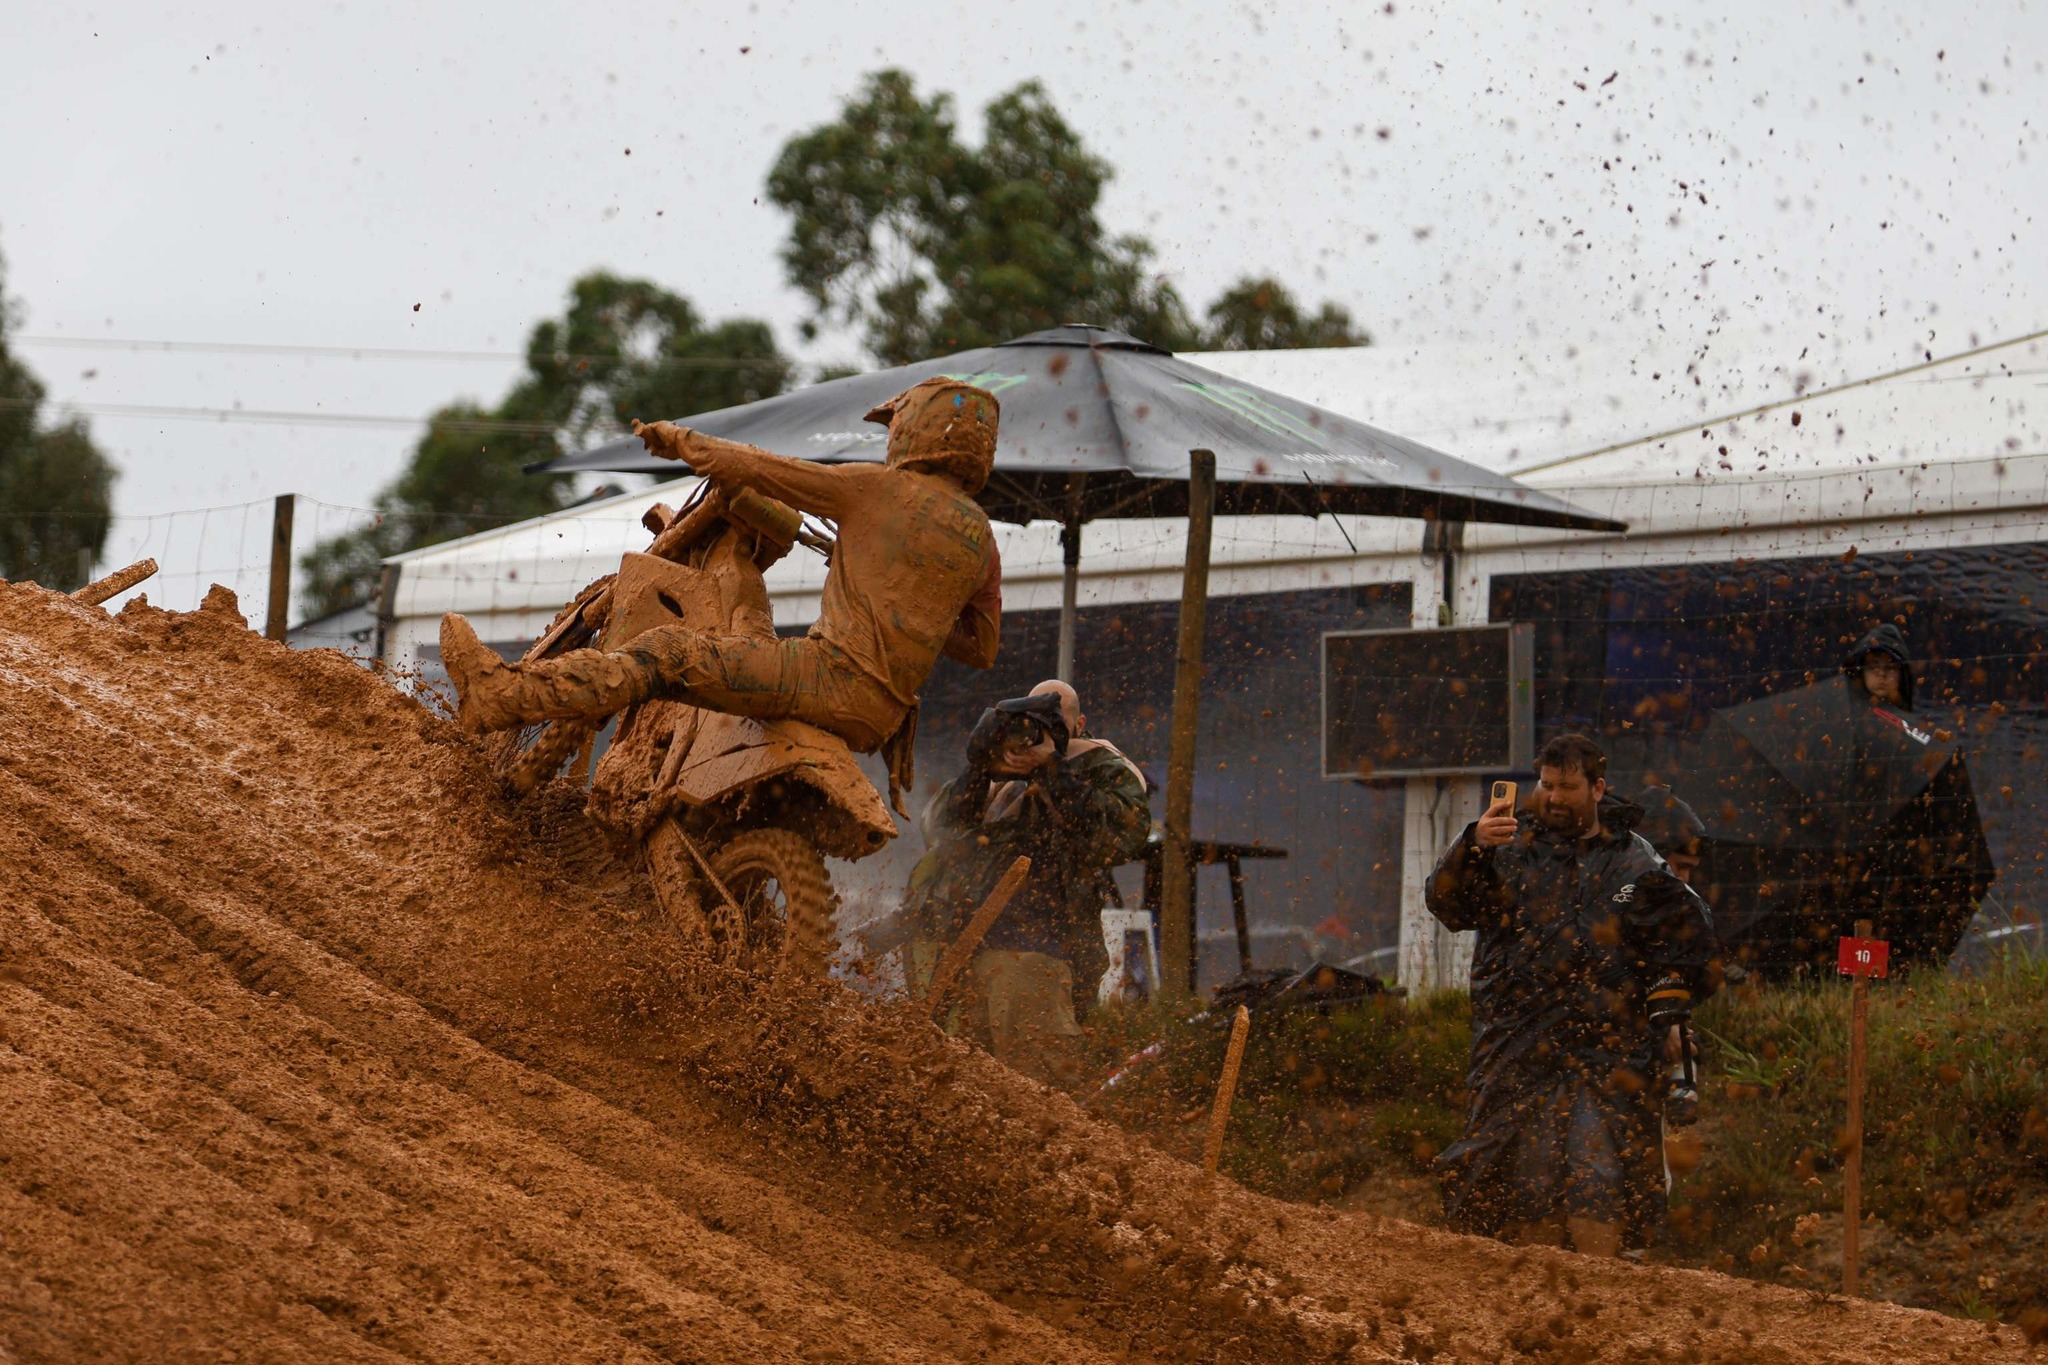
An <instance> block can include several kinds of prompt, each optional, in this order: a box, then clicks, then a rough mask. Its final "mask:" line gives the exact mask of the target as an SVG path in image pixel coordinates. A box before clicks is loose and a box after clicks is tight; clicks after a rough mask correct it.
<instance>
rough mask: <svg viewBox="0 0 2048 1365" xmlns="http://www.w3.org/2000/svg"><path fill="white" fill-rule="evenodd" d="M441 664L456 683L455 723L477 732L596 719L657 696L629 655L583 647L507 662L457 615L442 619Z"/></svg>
mask: <svg viewBox="0 0 2048 1365" xmlns="http://www.w3.org/2000/svg"><path fill="white" fill-rule="evenodd" d="M441 664H442V666H443V667H444V668H446V669H447V670H448V680H449V681H450V682H452V683H454V684H455V696H456V708H455V719H456V722H457V723H458V724H459V725H461V726H462V728H463V729H465V730H468V731H470V732H471V733H472V734H474V733H477V732H479V731H483V730H509V729H511V728H512V727H513V726H515V725H529V724H532V723H534V722H536V721H543V720H573V719H577V718H588V719H592V720H595V719H597V718H599V717H601V716H608V715H611V714H612V713H613V712H615V711H621V710H624V709H625V708H626V707H628V706H631V705H633V704H635V703H636V702H643V701H646V700H647V698H648V697H649V696H651V695H652V694H653V692H654V673H653V670H652V669H651V668H649V667H648V665H647V664H646V663H645V662H643V661H642V660H640V659H638V658H636V657H634V656H633V655H630V654H617V653H613V652H611V651H609V650H602V649H577V650H571V651H570V652H569V653H567V654H563V655H561V656H559V657H557V658H553V659H542V660H538V661H536V662H534V663H525V664H508V663H506V662H505V661H504V660H503V659H501V658H499V657H498V652H497V651H496V650H494V649H492V648H491V647H490V646H489V645H486V644H485V643H484V642H483V641H481V640H479V639H478V638H477V635H476V631H475V630H474V629H473V628H472V627H471V626H470V624H469V622H467V621H465V620H464V619H462V617H460V616H458V615H456V614H455V613H454V612H449V613H448V614H447V615H446V616H443V617H442V618H441Z"/></svg>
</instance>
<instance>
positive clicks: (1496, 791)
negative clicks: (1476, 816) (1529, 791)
mask: <svg viewBox="0 0 2048 1365" xmlns="http://www.w3.org/2000/svg"><path fill="white" fill-rule="evenodd" d="M1494 806H1506V807H1507V808H1508V814H1510V815H1513V814H1514V813H1515V784H1514V783H1512V782H1496V783H1494V784H1493V800H1492V802H1491V803H1490V804H1489V806H1488V809H1492V807H1494Z"/></svg>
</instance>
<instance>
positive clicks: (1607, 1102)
mask: <svg viewBox="0 0 2048 1365" xmlns="http://www.w3.org/2000/svg"><path fill="white" fill-rule="evenodd" d="M1641 818H1642V810H1641V808H1640V807H1637V806H1635V805H1633V804H1631V803H1628V802H1625V801H1620V800H1616V799H1613V798H1609V799H1608V800H1605V801H1603V802H1602V803H1601V807H1600V822H1601V828H1600V831H1599V832H1598V833H1597V834H1595V835H1593V836H1590V837H1587V838H1575V837H1569V836H1560V835H1557V834H1554V833H1552V832H1551V831H1550V830H1549V829H1547V828H1546V827H1544V826H1543V825H1542V824H1541V823H1540V822H1539V821H1536V820H1533V819H1529V818H1527V817H1526V816H1525V818H1524V819H1523V822H1522V828H1521V832H1520V833H1518V834H1517V835H1516V836H1515V839H1514V840H1513V842H1511V843H1508V844H1504V845H1501V846H1500V847H1497V848H1491V849H1485V848H1481V847H1479V845H1478V844H1477V843H1476V842H1475V837H1474V833H1475V832H1474V827H1473V826H1467V827H1466V829H1465V832H1464V834H1463V835H1462V836H1461V837H1460V838H1459V839H1458V841H1457V842H1456V843H1454V844H1453V845H1452V846H1451V847H1450V848H1449V849H1448V850H1447V851H1446V852H1445V853H1444V856H1443V858H1442V859H1441V860H1440V861H1439V862H1438V863H1437V867H1436V872H1435V874H1434V875H1433V876H1432V877H1431V879H1430V883H1429V886H1428V889H1427V892H1426V901H1427V904H1428V906H1429V910H1430V913H1431V914H1434V915H1435V916H1436V917H1437V918H1438V919H1439V920H1441V921H1443V923H1444V924H1445V925H1446V926H1448V927H1449V928H1451V929H1461V930H1462V929H1476V930H1478V931H1479V942H1478V945H1477V948H1476V951H1475V953H1474V955H1473V959H1472V1063H1471V1068H1470V1070H1469V1071H1468V1073H1467V1075H1466V1085H1467V1088H1468V1090H1469V1091H1470V1107H1469V1109H1468V1111H1467V1117H1466V1123H1465V1131H1464V1134H1463V1135H1462V1136H1461V1137H1459V1139H1458V1140H1457V1141H1456V1142H1454V1143H1452V1144H1451V1145H1450V1146H1449V1147H1447V1148H1445V1149H1444V1151H1443V1153H1442V1154H1441V1155H1440V1156H1439V1157H1438V1158H1437V1166H1438V1174H1439V1177H1440V1178H1441V1180H1442V1181H1443V1186H1444V1214H1445V1217H1446V1220H1447V1221H1448V1222H1449V1223H1450V1225H1451V1226H1452V1227H1453V1228H1455V1229H1457V1230H1458V1231H1460V1232H1474V1233H1480V1234H1483V1235H1488V1236H1498V1235H1500V1234H1501V1233H1502V1232H1504V1231H1506V1230H1508V1229H1510V1228H1513V1227H1515V1226H1517V1225H1519V1224H1524V1223H1532V1222H1536V1221H1539V1220H1541V1219H1544V1218H1548V1217H1550V1216H1552V1215H1554V1214H1558V1213H1563V1214H1566V1215H1568V1216H1573V1217H1583V1218H1592V1219H1596V1220H1598V1221H1600V1222H1604V1223H1613V1224H1617V1225H1619V1226H1620V1227H1621V1228H1622V1229H1623V1235H1624V1237H1625V1239H1626V1241H1627V1243H1628V1244H1629V1245H1637V1246H1640V1245H1644V1244H1646V1243H1647V1242H1649V1241H1650V1240H1652V1239H1653V1238H1654V1234H1655V1231H1656V1229H1657V1228H1658V1227H1659V1226H1660V1225H1661V1223H1662V1221H1663V1208H1664V1165H1663V1146H1662V1137H1661V1126H1660V1117H1661V1115H1660V1108H1661V1102H1662V1099H1663V1094H1664V1090H1665V1086H1666V1063H1665V1061H1664V1053H1663V1045H1664V1040H1663V1039H1662V1038H1661V1037H1652V1036H1651V1033H1650V1027H1649V1018H1648V1008H1647V1004H1646V996H1647V995H1648V993H1649V990H1650V988H1651V986H1652V985H1654V984H1656V983H1658V982H1659V981H1661V980H1663V979H1665V978H1667V977H1676V978H1678V979H1679V980H1680V981H1682V982H1683V983H1684V985H1685V987H1686V988H1687V989H1688V990H1690V992H1691V993H1692V996H1693V998H1694V999H1695V1000H1698V999H1701V998H1703V997H1704V996H1706V995H1707V994H1708V993H1710V992H1711V991H1712V990H1713V987H1714V984H1715V971H1714V958H1715V953H1716V948H1715V942H1714V933H1713V925H1712V920H1711V917H1710V915H1709V913H1708V910H1707V907H1706V903H1705V902H1703V901H1702V900H1701V899H1700V898H1699V897H1698V896H1697V895H1695V894H1693V892H1692V890H1691V889H1690V888H1689V887H1687V886H1686V885H1685V883H1683V882H1681V881H1679V880H1678V878H1677V877H1675V876H1673V875H1672V873H1671V870H1670V869H1669V868H1668V867H1666V866H1665V864H1664V861H1663V859H1662V858H1660V857H1658V856H1657V854H1656V852H1655V851H1654V850H1652V849H1651V847H1650V845H1649V844H1648V843H1647V842H1645V841H1644V840H1643V839H1642V837H1641V836H1639V835H1637V834H1636V833H1635V832H1634V827H1635V825H1636V822H1637V821H1638V820H1640V819H1641Z"/></svg>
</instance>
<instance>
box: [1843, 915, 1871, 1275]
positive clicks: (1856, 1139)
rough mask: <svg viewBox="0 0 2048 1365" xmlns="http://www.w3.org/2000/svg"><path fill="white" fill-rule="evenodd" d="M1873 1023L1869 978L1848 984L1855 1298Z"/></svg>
mask: <svg viewBox="0 0 2048 1365" xmlns="http://www.w3.org/2000/svg"><path fill="white" fill-rule="evenodd" d="M1856 937H1858V938H1869V937H1870V921H1869V920H1867V919H1859V920H1857V921H1856ZM1869 1019H1870V978H1869V977H1867V976H1863V975H1860V974H1859V975H1857V976H1854V977H1851V978H1850V982H1849V1141H1848V1145H1849V1152H1848V1157H1847V1160H1846V1161H1845V1162H1844V1163H1843V1167H1842V1294H1843V1296H1844V1297H1854V1295H1855V1293H1856V1290H1857V1287H1858V1281H1859V1280H1860V1279H1861V1277H1862V1266H1861V1265H1860V1264H1859V1261H1860V1259H1861V1255H1862V1246H1861V1243H1862V1240H1863V1239H1862V1233H1863V1039H1864V1029H1865V1027H1866V1025H1867V1023H1868V1021H1869Z"/></svg>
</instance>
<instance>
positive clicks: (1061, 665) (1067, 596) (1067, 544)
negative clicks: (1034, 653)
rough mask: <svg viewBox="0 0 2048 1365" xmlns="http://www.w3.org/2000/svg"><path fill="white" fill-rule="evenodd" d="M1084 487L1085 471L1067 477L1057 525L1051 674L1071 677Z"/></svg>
mask: <svg viewBox="0 0 2048 1365" xmlns="http://www.w3.org/2000/svg"><path fill="white" fill-rule="evenodd" d="M1087 486H1088V476H1087V475H1086V474H1069V475H1068V476H1067V515H1066V520H1065V521H1064V522H1063V523H1062V524H1061V526H1060V645H1059V659H1058V662H1057V664H1056V666H1055V671H1054V673H1053V676H1054V677H1056V678H1058V679H1059V680H1060V681H1061V682H1063V683H1070V682H1072V681H1073V680H1074V616H1075V613H1076V612H1078V611H1079V610H1080V599H1081V513H1082V512H1083V511H1085V510H1086V508H1087V503H1086V501H1085V500H1084V495H1085V491H1086V489H1087Z"/></svg>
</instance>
